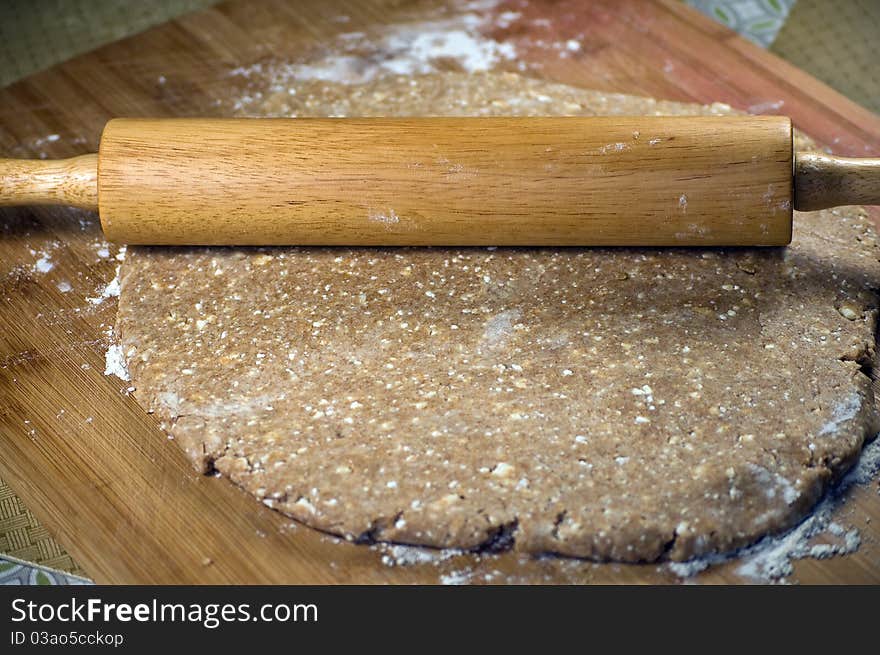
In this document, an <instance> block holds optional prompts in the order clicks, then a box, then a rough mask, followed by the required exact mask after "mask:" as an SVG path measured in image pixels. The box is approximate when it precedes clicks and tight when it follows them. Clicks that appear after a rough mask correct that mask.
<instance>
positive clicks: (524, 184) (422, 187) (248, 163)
mask: <svg viewBox="0 0 880 655" xmlns="http://www.w3.org/2000/svg"><path fill="white" fill-rule="evenodd" d="M878 203H880V159H849V158H844V157H833V156H829V155H825V154H821V153H813V152H798V153H795V152H794V150H793V138H792V127H791V121H790V120H789V119H788V118H786V117H777V116H745V117H691V116H688V117H641V116H640V117H598V118H582V117H567V118H556V117H554V118H550V117H548V118H400V119H392V118H370V119H349V118H344V119H332V118H330V119H311V118H308V119H306V118H295V119H114V120H111V121H109V122H108V123H107V125H106V127H105V128H104V131H103V134H102V136H101V141H100V147H99V152H98V153H97V154H89V155H82V156H79V157H73V158H71V159H64V160H58V161H46V160H12V159H6V160H0V205H22V204H60V205H71V206H75V207H81V208H84V209H89V210H97V211H98V213H99V215H100V220H101V225H102V228H103V230H104V233H105V235H106V237H107V238H108V239H109V240H111V241H116V242H124V243H130V244H154V245H395V246H398V245H495V246H501V245H536V246H542V245H548V246H549V245H553V246H576V245H577V246H781V245H785V244H787V243H789V241H790V240H791V231H792V210H793V209H797V210H804V211H810V210H815V209H820V208H826V207H832V206H836V205H841V204H847V205H849V204H878Z"/></svg>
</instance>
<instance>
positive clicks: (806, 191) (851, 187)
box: [794, 152, 880, 211]
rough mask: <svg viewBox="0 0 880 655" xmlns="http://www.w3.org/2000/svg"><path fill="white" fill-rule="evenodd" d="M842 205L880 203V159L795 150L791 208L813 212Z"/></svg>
mask: <svg viewBox="0 0 880 655" xmlns="http://www.w3.org/2000/svg"><path fill="white" fill-rule="evenodd" d="M841 205H880V159H860V158H854V157H835V156H834V155H826V154H824V153H821V152H798V153H795V158H794V208H795V209H796V210H798V211H815V210H817V209H829V208H831V207H839V206H841Z"/></svg>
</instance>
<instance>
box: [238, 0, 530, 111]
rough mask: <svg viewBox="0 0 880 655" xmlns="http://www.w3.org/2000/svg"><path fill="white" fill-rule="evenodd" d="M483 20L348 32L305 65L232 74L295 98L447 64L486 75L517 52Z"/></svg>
mask: <svg viewBox="0 0 880 655" xmlns="http://www.w3.org/2000/svg"><path fill="white" fill-rule="evenodd" d="M490 4H496V3H486V5H485V7H484V6H483V5H479V6H474V8H475V9H478V10H481V11H482V10H484V9H486V8H490ZM471 6H473V5H468V7H471ZM508 18H512V16H508ZM487 21H488V19H487V17H486V16H483V15H481V14H477V13H473V12H468V13H464V14H459V15H456V16H453V17H450V18H443V19H438V20H432V21H422V22H413V23H399V24H395V25H391V26H388V27H387V28H385V29H384V30H383V31H381V32H379V33H377V34H364V33H363V32H348V33H345V34H341V35H339V36H338V37H337V39H336V42H335V43H334V44H332V45H331V46H329V47H328V54H326V55H325V56H323V57H320V58H317V59H312V60H311V61H309V62H308V63H298V62H283V63H282V62H259V63H256V64H253V65H251V66H240V67H238V68H235V69H233V70H232V71H230V75H231V76H233V77H241V78H245V79H251V78H259V79H262V80H266V79H268V80H269V88H270V91H271V92H276V93H277V92H289V93H291V94H295V93H296V91H295V90H294V89H292V88H291V85H292V84H293V83H294V82H303V81H309V80H322V81H325V82H337V83H341V84H351V85H356V84H363V83H365V82H369V81H371V80H373V79H376V78H377V77H380V76H382V75H389V74H390V75H406V76H411V75H418V74H426V73H433V72H437V71H438V70H441V69H443V68H448V67H449V66H450V65H453V66H455V67H458V68H460V69H461V70H463V71H466V72H468V73H475V72H483V71H488V70H490V69H492V68H493V67H495V66H496V65H497V64H498V63H500V62H503V61H511V60H513V59H515V58H516V54H517V53H516V48H515V47H514V46H513V44H511V43H507V42H499V41H496V40H494V39H492V38H489V37H487V36H485V35H483V34H482V33H481V30H483V29H484V28H487V27H490V25H489V24H488V22H487ZM262 98H263V93H262V92H261V91H257V92H254V93H253V94H251V95H245V96H242V97H241V98H239V99H238V100H237V101H236V104H235V107H234V108H235V109H236V110H241V109H244V108H246V107H247V106H249V105H251V104H253V103H255V102H257V101H259V100H261V99H262Z"/></svg>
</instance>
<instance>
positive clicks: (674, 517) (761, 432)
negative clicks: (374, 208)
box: [117, 74, 880, 561]
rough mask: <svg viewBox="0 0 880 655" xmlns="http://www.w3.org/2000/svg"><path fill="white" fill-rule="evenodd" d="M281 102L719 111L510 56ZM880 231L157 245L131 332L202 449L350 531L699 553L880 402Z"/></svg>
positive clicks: (319, 524) (470, 543) (151, 387)
mask: <svg viewBox="0 0 880 655" xmlns="http://www.w3.org/2000/svg"><path fill="white" fill-rule="evenodd" d="M264 110H265V113H267V114H272V113H275V114H294V113H295V114H298V115H308V114H312V115H321V114H336V115H340V114H342V115H375V114H387V115H395V114H398V115H413V114H459V115H462V114H465V115H466V114H583V115H592V114H597V113H618V114H652V113H676V114H697V113H724V112H729V111H730V110H729V108H726V107H724V106H722V105H713V106H711V107H699V106H692V105H683V104H676V103H668V102H657V101H654V100H649V99H644V98H635V97H627V96H619V95H609V94H600V93H597V92H588V91H582V90H578V89H574V88H570V87H565V86H559V85H553V84H548V83H543V82H538V81H533V80H526V79H524V78H520V77H517V76H514V75H486V76H481V75H471V76H466V75H460V74H439V75H432V76H425V77H421V78H416V79H414V80H413V81H410V80H408V79H405V78H399V79H398V78H386V79H380V80H376V81H374V82H372V83H370V84H368V85H364V86H358V87H350V86H345V87H343V86H340V85H334V84H332V83H326V82H321V83H313V84H305V85H302V86H300V88H298V90H297V94H296V95H295V96H291V95H289V94H288V93H279V94H276V95H274V96H269V97H268V98H267V100H266V102H265V104H264ZM877 260H878V248H877V243H876V235H875V233H874V230H873V228H872V226H871V223H870V221H869V220H868V218H867V217H866V215H865V213H864V212H863V210H861V209H858V208H847V209H842V210H839V211H837V210H836V211H833V212H819V213H812V214H798V215H797V216H796V222H795V241H794V243H793V244H792V246H791V247H790V248H787V249H727V250H719V249H714V250H696V249H677V250H676V249H667V250H651V249H617V250H614V249H604V250H599V249H567V250H566V249H558V250H552V249H544V250H537V249H501V248H499V249H493V248H470V249H469V248H462V249H440V248H437V249H384V250H383V249H348V248H289V249H224V248H216V249H204V248H194V249H144V248H131V249H130V250H129V255H128V258H127V260H126V262H125V264H124V266H123V270H122V277H121V283H122V293H121V297H120V303H119V317H118V325H117V327H118V332H119V334H120V335H121V341H122V347H123V349H124V352H125V354H126V358H127V361H128V365H129V367H130V371H131V375H132V379H133V381H134V384H135V385H136V387H137V392H136V395H137V397H138V399H139V401H140V402H142V403H144V404H145V405H147V406H148V407H150V408H152V409H153V410H154V411H155V412H156V413H157V414H158V415H159V416H160V417H161V419H162V420H163V421H164V424H165V426H166V428H167V430H168V431H169V432H170V434H171V435H173V436H174V438H175V439H176V441H177V443H178V444H180V446H181V447H182V448H184V449H185V450H186V452H187V453H188V455H189V456H190V457H191V458H192V460H193V462H195V463H196V465H197V466H199V467H201V468H202V469H203V470H205V471H215V470H216V471H219V472H220V473H222V474H223V475H224V476H228V477H229V478H230V479H231V480H232V481H233V482H235V483H236V484H238V485H240V486H242V487H243V488H245V489H246V490H248V491H249V492H250V493H252V494H254V495H255V496H256V497H257V498H258V499H259V500H261V501H262V502H264V503H265V504H267V505H269V506H270V507H274V508H276V509H277V510H279V511H281V512H284V513H285V514H287V515H289V516H292V517H294V518H296V519H299V520H300V521H303V522H304V523H306V524H308V525H310V526H313V527H316V528H319V529H321V530H325V531H328V532H331V533H334V534H338V535H342V536H344V537H346V538H349V539H353V540H358V541H363V542H369V541H373V540H382V541H393V542H399V543H406V544H421V545H430V546H439V547H460V548H482V549H487V550H498V549H503V548H510V547H514V548H517V549H522V550H523V551H527V552H529V553H544V552H552V553H558V554H564V555H573V556H582V557H589V558H596V559H613V560H622V561H652V560H657V559H664V558H668V559H672V560H684V559H688V558H690V557H692V556H695V555H701V554H705V553H710V552H717V551H727V550H730V549H733V548H736V547H739V546H742V545H745V544H747V543H750V542H753V541H755V540H757V539H759V538H760V537H761V536H763V535H765V534H767V533H772V532H777V531H780V530H782V529H784V528H787V527H789V526H791V525H792V524H794V523H795V522H797V521H798V520H799V519H800V518H801V517H803V516H804V514H805V513H806V512H808V511H809V510H810V508H811V507H812V506H813V504H814V503H815V502H816V500H817V499H818V498H819V496H820V495H821V494H822V492H823V490H824V489H825V488H826V487H827V486H828V484H829V483H830V482H831V481H832V480H833V479H834V478H835V477H837V476H839V475H840V474H841V473H842V472H843V471H845V470H846V469H847V468H848V467H849V466H850V465H851V464H852V463H853V461H854V460H855V459H856V458H857V456H858V454H859V452H860V449H861V447H862V445H863V443H864V442H865V440H866V438H869V435H872V434H874V430H875V417H874V413H873V412H874V410H873V398H872V392H871V383H870V379H869V376H868V375H866V373H868V372H870V368H871V366H872V362H873V356H874V327H875V320H876V314H877V309H876V308H877V298H876V295H875V293H874V291H873V289H872V286H873V285H875V284H876V280H877V279H878V274H880V267H878V261H877Z"/></svg>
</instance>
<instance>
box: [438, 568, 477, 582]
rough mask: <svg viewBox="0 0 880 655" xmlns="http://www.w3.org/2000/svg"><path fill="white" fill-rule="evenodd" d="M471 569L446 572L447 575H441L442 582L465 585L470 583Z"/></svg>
mask: <svg viewBox="0 0 880 655" xmlns="http://www.w3.org/2000/svg"><path fill="white" fill-rule="evenodd" d="M471 575H472V573H471V571H468V570H466V569H465V570H462V571H452V572H451V573H446V574H445V575H441V576H440V584H445V585H464V584H468V583H469V582H470V581H471Z"/></svg>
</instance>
